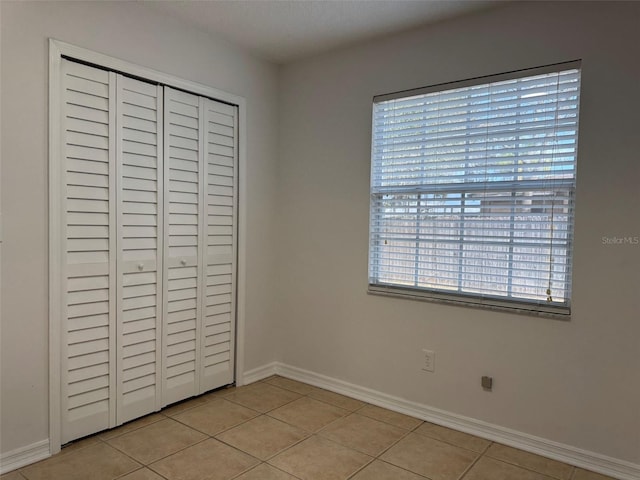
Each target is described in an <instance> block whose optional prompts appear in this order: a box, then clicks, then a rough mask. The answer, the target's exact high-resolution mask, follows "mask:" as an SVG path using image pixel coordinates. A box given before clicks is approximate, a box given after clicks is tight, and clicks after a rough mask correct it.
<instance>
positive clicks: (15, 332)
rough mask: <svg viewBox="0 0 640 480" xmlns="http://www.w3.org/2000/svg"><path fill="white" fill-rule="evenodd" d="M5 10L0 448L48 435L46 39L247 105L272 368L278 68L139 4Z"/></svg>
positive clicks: (254, 228) (252, 257) (262, 303)
mask: <svg viewBox="0 0 640 480" xmlns="http://www.w3.org/2000/svg"><path fill="white" fill-rule="evenodd" d="M0 4H1V7H0V8H1V11H2V14H1V25H0V27H1V45H2V50H1V52H0V53H1V61H2V78H1V84H2V147H1V148H2V150H1V153H2V205H3V212H2V213H3V223H4V225H3V230H4V232H5V237H4V241H3V252H2V254H3V258H2V292H1V295H2V306H1V314H2V325H1V345H0V352H1V353H0V362H1V370H0V382H1V383H0V388H1V391H0V404H1V411H0V430H1V435H0V442H1V444H0V452H2V453H6V452H9V451H12V450H14V449H16V448H19V447H23V446H27V445H30V444H32V443H35V442H38V441H40V440H44V439H46V438H48V429H49V425H48V323H47V322H48V313H47V312H48V301H47V295H48V280H47V279H48V255H47V249H48V246H47V245H48V243H47V242H48V231H47V218H48V210H47V208H48V206H47V204H48V201H47V198H48V197H47V162H48V157H47V148H48V147H47V112H48V96H47V88H48V67H47V65H48V40H47V39H48V37H54V38H57V39H59V40H62V41H65V42H69V43H72V44H76V45H78V46H81V47H84V48H87V49H91V50H94V51H98V52H101V53H105V54H107V55H111V56H114V57H118V58H122V59H124V60H127V61H129V62H134V63H137V64H139V65H142V66H145V67H151V68H154V69H156V70H160V71H162V72H166V73H170V74H173V75H176V76H179V77H182V78H185V79H188V80H193V81H197V82H200V83H203V84H206V85H209V86H212V87H215V88H218V89H220V90H224V91H226V92H229V93H233V94H237V95H241V96H244V97H245V98H246V100H247V120H248V123H247V139H248V143H247V151H248V154H247V160H248V161H247V171H246V178H247V182H246V185H244V188H246V191H247V202H246V208H247V219H246V221H247V226H248V228H247V235H246V241H247V252H246V254H247V290H246V292H247V304H246V323H247V331H248V332H249V334H248V335H247V342H246V352H247V353H246V358H245V367H246V369H251V368H255V367H257V366H261V365H263V364H265V363H268V362H271V361H273V359H274V355H275V352H274V349H273V345H274V344H273V340H272V339H273V331H274V330H273V326H272V325H271V324H270V321H269V319H270V318H272V315H271V314H270V312H271V309H272V299H273V297H274V295H273V292H272V291H271V290H270V289H271V288H272V285H273V283H272V275H271V273H272V270H273V269H272V262H273V255H272V252H273V251H274V250H275V244H274V232H275V231H274V229H273V223H272V221H271V219H272V218H273V217H274V201H275V186H276V177H275V175H276V171H277V169H276V164H275V162H276V159H277V158H276V150H275V148H276V141H277V133H276V132H277V130H276V126H277V69H276V68H275V67H274V66H272V65H269V64H267V63H265V62H262V61H260V60H257V59H255V58H253V57H251V56H249V55H247V54H246V53H244V52H243V51H241V50H239V49H236V48H234V47H232V46H230V45H227V44H225V43H223V42H220V41H217V40H215V39H213V38H212V37H210V36H207V35H205V34H203V33H199V32H198V31H196V30H195V29H193V28H192V27H191V26H189V25H186V24H184V23H181V22H179V21H177V20H173V19H171V18H169V17H167V16H166V15H164V14H162V13H159V12H156V11H155V9H153V8H147V7H146V6H144V5H142V4H141V3H140V4H137V3H134V2H131V3H120V2H117V3H103V2H83V3H79V2H74V3H60V2H44V3H32V2H20V3H9V2H4V1H3V2H0Z"/></svg>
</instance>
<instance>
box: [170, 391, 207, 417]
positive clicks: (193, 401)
mask: <svg viewBox="0 0 640 480" xmlns="http://www.w3.org/2000/svg"><path fill="white" fill-rule="evenodd" d="M205 403H207V399H206V398H205V396H204V395H203V396H202V397H195V398H190V399H189V400H185V401H183V402H178V403H174V404H173V405H170V406H168V407H166V408H163V409H162V413H164V414H165V415H166V416H168V417H175V416H176V415H179V414H180V413H182V412H186V411H187V410H191V409H192V408H195V407H199V406H200V405H204V404H205Z"/></svg>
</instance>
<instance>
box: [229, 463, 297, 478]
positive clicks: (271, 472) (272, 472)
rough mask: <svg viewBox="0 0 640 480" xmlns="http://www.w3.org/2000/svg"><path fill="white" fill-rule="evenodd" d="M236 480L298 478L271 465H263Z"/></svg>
mask: <svg viewBox="0 0 640 480" xmlns="http://www.w3.org/2000/svg"><path fill="white" fill-rule="evenodd" d="M234 480H296V477H293V476H291V475H289V474H288V473H285V472H283V471H282V470H278V469H277V468H274V467H272V466H271V465H267V464H266V463H262V464H260V465H258V466H257V467H256V468H253V469H251V470H249V471H248V472H246V473H243V474H242V475H240V476H239V477H236V478H235V479H234Z"/></svg>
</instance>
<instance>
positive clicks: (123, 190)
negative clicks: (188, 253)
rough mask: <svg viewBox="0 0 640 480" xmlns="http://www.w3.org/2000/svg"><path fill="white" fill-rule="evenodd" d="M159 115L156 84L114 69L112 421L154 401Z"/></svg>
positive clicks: (157, 380) (146, 409) (143, 410)
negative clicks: (114, 387)
mask: <svg viewBox="0 0 640 480" xmlns="http://www.w3.org/2000/svg"><path fill="white" fill-rule="evenodd" d="M162 118H163V92H162V87H161V86H158V85H153V84H150V83H146V82H142V81H139V80H134V79H132V78H128V77H125V76H122V75H118V77H117V135H118V136H117V178H118V191H117V196H118V260H117V270H118V285H117V288H118V290H117V291H118V295H117V298H118V302H117V311H118V314H117V317H118V329H117V339H118V355H117V365H118V368H117V399H118V402H117V423H118V424H120V423H123V422H127V421H129V420H132V419H134V418H137V417H140V416H142V415H145V414H148V413H151V412H153V411H155V410H158V409H159V408H160V407H161V405H160V402H161V397H160V386H161V365H162V363H161V362H162V355H161V348H162V343H161V340H162V322H161V319H162V282H161V278H162V255H163V249H162V240H163V237H162V222H163V214H162V212H163V209H162V206H163V182H162V175H163V170H162V159H163V155H162V148H163V135H162V129H163V121H162Z"/></svg>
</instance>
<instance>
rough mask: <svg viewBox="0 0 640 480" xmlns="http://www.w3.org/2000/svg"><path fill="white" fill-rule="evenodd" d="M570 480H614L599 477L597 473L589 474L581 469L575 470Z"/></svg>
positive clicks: (602, 476)
mask: <svg viewBox="0 0 640 480" xmlns="http://www.w3.org/2000/svg"><path fill="white" fill-rule="evenodd" d="M571 480H614V479H613V478H612V477H607V476H606V475H600V474H599V473H595V472H589V471H587V470H583V469H581V468H576V471H575V473H574V474H573V477H571Z"/></svg>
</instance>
